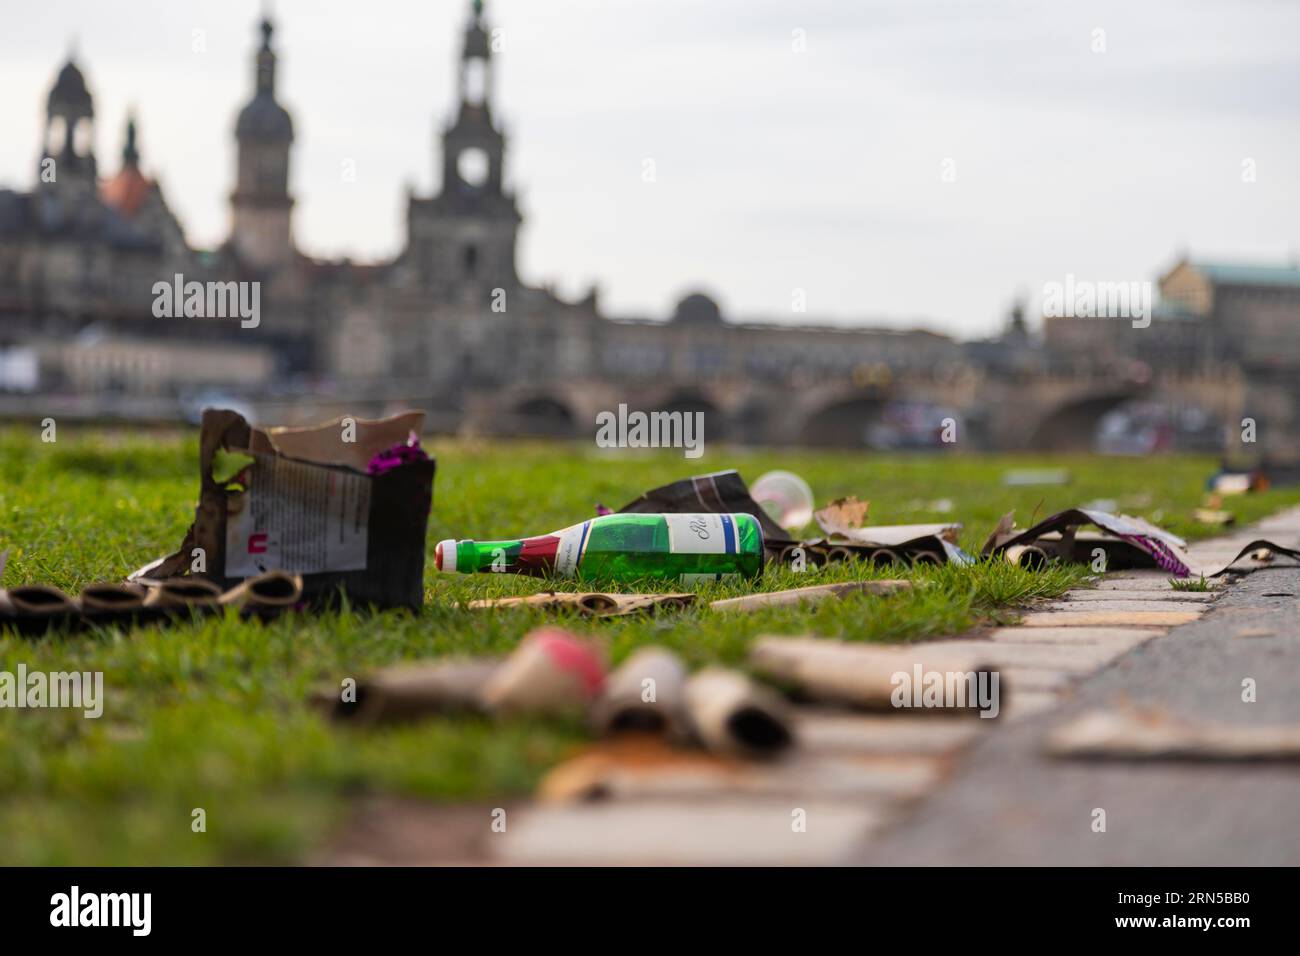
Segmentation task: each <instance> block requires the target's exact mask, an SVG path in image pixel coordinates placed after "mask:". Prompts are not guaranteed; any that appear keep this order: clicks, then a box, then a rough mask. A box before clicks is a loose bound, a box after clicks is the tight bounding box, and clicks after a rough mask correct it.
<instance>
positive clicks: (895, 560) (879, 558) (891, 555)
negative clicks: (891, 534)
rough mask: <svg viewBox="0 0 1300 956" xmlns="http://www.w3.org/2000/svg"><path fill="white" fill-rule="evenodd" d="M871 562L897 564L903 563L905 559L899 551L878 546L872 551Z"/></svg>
mask: <svg viewBox="0 0 1300 956" xmlns="http://www.w3.org/2000/svg"><path fill="white" fill-rule="evenodd" d="M871 563H872V564H895V565H896V564H902V563H903V561H902V559H901V558H900V557H899V556H898V552H896V551H891V550H890V549H889V548H878V549H877V550H875V551H872V552H871Z"/></svg>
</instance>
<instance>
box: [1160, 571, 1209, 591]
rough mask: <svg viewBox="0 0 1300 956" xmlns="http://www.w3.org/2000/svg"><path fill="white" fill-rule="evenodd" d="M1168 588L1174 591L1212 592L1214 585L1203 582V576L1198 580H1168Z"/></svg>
mask: <svg viewBox="0 0 1300 956" xmlns="http://www.w3.org/2000/svg"><path fill="white" fill-rule="evenodd" d="M1169 586H1170V587H1172V588H1173V589H1174V590H1175V591H1213V590H1214V583H1213V582H1212V581H1207V580H1205V575H1203V574H1202V575H1201V576H1200V577H1199V578H1170V579H1169Z"/></svg>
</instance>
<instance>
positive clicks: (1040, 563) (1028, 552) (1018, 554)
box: [1004, 544, 1048, 571]
mask: <svg viewBox="0 0 1300 956" xmlns="http://www.w3.org/2000/svg"><path fill="white" fill-rule="evenodd" d="M1004 553H1005V554H1006V556H1007V560H1008V561H1010V562H1011V563H1012V564H1014V565H1017V566H1019V567H1022V568H1025V569H1027V570H1029V571H1038V570H1041V569H1042V568H1044V567H1046V566H1047V561H1048V558H1047V552H1046V551H1044V550H1043V549H1042V548H1040V547H1038V545H1036V544H1016V545H1012V546H1011V547H1009V548H1007V550H1006V551H1005V552H1004Z"/></svg>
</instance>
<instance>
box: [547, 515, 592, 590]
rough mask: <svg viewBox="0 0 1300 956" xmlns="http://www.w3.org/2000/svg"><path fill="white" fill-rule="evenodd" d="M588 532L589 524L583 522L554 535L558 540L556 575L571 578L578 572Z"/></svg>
mask: <svg viewBox="0 0 1300 956" xmlns="http://www.w3.org/2000/svg"><path fill="white" fill-rule="evenodd" d="M590 531H591V522H590V521H584V522H583V523H582V524H575V525H574V526H573V527H571V528H565V529H564V530H563V531H559V532H557V533H556V536H557V537H558V538H559V539H560V544H559V546H558V547H556V549H555V573H556V574H558V575H560V576H561V577H566V578H571V577H573V576H574V575H575V574H576V573H577V572H578V562H579V561H581V560H582V552H583V549H584V548H586V546H587V537H588V535H589V533H590Z"/></svg>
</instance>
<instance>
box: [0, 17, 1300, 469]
mask: <svg viewBox="0 0 1300 956" xmlns="http://www.w3.org/2000/svg"><path fill="white" fill-rule="evenodd" d="M258 30H259V32H258V37H257V42H256V45H255V48H254V51H253V57H252V75H251V77H250V79H251V83H250V84H249V86H250V88H251V95H250V98H249V100H248V102H247V104H246V105H245V106H244V108H243V109H242V110H241V111H240V113H239V115H238V117H237V119H236V122H235V127H234V136H235V141H236V146H237V159H236V168H235V171H234V185H233V189H232V191H231V193H230V208H231V231H230V235H229V238H228V240H227V241H226V242H225V243H223V244H222V245H221V246H220V247H219V248H217V249H213V250H200V249H195V248H192V247H191V246H190V245H189V244H188V243H187V241H186V239H185V235H184V231H183V228H182V225H181V223H180V222H179V221H178V220H177V218H176V216H175V215H174V214H173V213H172V211H171V210H170V208H169V207H168V205H167V202H166V199H165V196H164V192H163V188H162V185H161V184H160V182H159V181H158V180H157V179H156V178H151V177H150V176H148V175H146V173H145V172H144V169H145V168H146V167H145V166H144V165H143V163H142V157H141V156H140V153H139V149H138V145H137V137H136V120H135V119H134V118H132V119H131V120H130V121H129V122H128V124H127V128H126V130H125V132H124V139H123V147H122V151H121V156H120V160H119V161H118V162H117V164H116V167H117V168H116V171H115V172H113V174H112V175H111V176H108V177H106V178H105V177H101V176H100V170H99V164H98V161H97V157H96V156H95V155H94V153H93V151H92V150H91V148H90V143H91V142H92V136H91V131H92V129H93V126H92V124H93V123H94V119H95V114H94V102H93V97H92V95H91V92H90V90H89V88H88V86H87V83H86V80H85V77H84V75H83V74H82V72H81V70H80V68H79V67H78V66H77V65H76V64H75V63H73V62H71V61H69V62H68V63H67V64H65V65H64V67H63V68H62V69H61V71H60V72H59V74H58V76H57V78H56V80H55V83H54V86H53V88H52V89H51V92H50V95H49V97H48V100H47V103H46V115H47V122H46V136H45V142H44V143H43V144H42V149H41V151H40V153H39V159H38V164H37V177H36V180H37V182H36V186H35V188H34V189H33V190H32V191H31V192H28V193H20V192H14V191H9V190H0V358H3V357H4V353H5V352H6V350H8V353H9V364H10V365H13V364H14V355H15V354H16V350H18V349H22V350H25V352H26V353H27V354H28V355H30V356H31V361H32V362H34V363H35V366H36V368H37V370H38V374H37V376H36V380H37V381H38V383H39V384H38V385H36V386H32V385H31V378H32V376H30V375H24V376H23V381H24V382H25V383H26V384H25V385H24V389H30V388H32V387H36V388H39V389H40V390H43V391H47V392H48V391H62V392H82V393H86V392H89V393H93V394H94V395H95V396H96V397H97V400H99V401H100V404H101V406H102V404H103V398H104V396H111V395H122V396H125V397H131V398H133V399H142V400H153V401H154V402H155V403H156V405H157V407H158V409H159V413H160V416H164V417H165V414H166V410H167V409H169V408H171V407H172V406H171V405H170V404H169V403H170V402H173V401H176V400H179V401H181V402H182V403H183V402H184V401H185V400H186V397H187V396H190V397H192V396H194V395H195V394H207V393H210V392H212V391H213V390H223V389H224V390H226V391H228V392H232V393H237V394H238V395H241V396H244V397H248V398H251V399H252V400H254V401H255V402H256V403H257V404H258V406H259V407H261V408H265V409H266V412H265V418H266V419H267V420H285V419H289V418H299V417H301V418H315V417H318V416H320V415H322V414H325V413H326V412H327V411H329V410H331V409H332V407H333V406H332V405H331V402H333V403H335V404H336V405H337V407H338V408H339V409H340V410H343V411H350V412H354V413H355V412H357V411H365V410H373V411H375V412H376V413H378V412H380V411H383V410H385V409H386V408H389V407H392V406H395V405H422V406H424V407H426V408H427V409H428V410H429V411H430V412H431V413H433V419H432V421H433V424H434V426H435V427H439V428H447V429H456V428H468V429H471V430H476V431H485V432H524V433H553V434H574V433H583V432H584V431H585V430H587V428H588V425H589V424H590V423H591V422H592V421H593V419H594V415H595V414H596V412H598V411H602V410H608V409H611V408H614V407H616V406H617V404H619V403H620V402H627V403H629V404H630V405H632V407H640V408H643V409H647V410H648V409H661V410H674V409H677V410H683V411H689V410H703V411H707V412H710V413H711V422H712V428H711V432H712V434H713V435H714V436H715V437H732V438H735V439H738V440H744V441H776V442H815V443H829V444H845V445H861V444H864V443H872V444H882V443H883V444H885V445H888V446H891V447H909V446H914V445H915V446H928V445H933V444H935V443H936V442H937V440H938V438H937V436H938V435H939V433H940V432H941V431H942V429H943V424H942V423H943V422H946V421H948V420H950V419H951V420H956V421H960V422H961V424H962V430H963V434H966V435H969V436H970V437H971V439H972V440H973V441H974V442H975V443H977V444H981V445H989V446H1024V445H1026V444H1032V443H1034V442H1038V443H1043V442H1046V441H1048V440H1049V439H1051V440H1059V439H1061V437H1062V436H1065V437H1066V438H1071V439H1072V438H1074V437H1076V436H1077V435H1079V434H1081V433H1089V432H1090V430H1095V428H1096V426H1097V422H1098V421H1099V420H1100V417H1101V416H1103V415H1105V414H1107V413H1108V412H1109V411H1110V410H1112V409H1113V408H1114V407H1116V406H1117V405H1120V404H1123V402H1125V401H1133V400H1139V399H1142V398H1144V397H1150V396H1151V394H1152V392H1153V389H1154V390H1155V391H1156V392H1159V391H1160V390H1161V389H1162V388H1163V379H1162V378H1161V373H1160V370H1162V369H1165V370H1170V371H1171V372H1173V373H1177V374H1179V375H1184V373H1192V374H1193V375H1194V376H1200V377H1199V378H1187V376H1186V375H1184V383H1183V385H1182V386H1178V387H1175V388H1174V390H1173V392H1172V393H1170V394H1174V395H1181V396H1183V397H1182V398H1178V399H1176V400H1178V401H1186V400H1195V394H1196V389H1198V388H1201V389H1205V388H1208V387H1210V386H1209V383H1210V382H1211V380H1213V381H1216V382H1219V383H1220V385H1217V386H1215V388H1217V389H1218V390H1217V391H1216V392H1215V393H1214V397H1213V399H1212V404H1214V406H1215V407H1214V415H1215V417H1216V420H1226V418H1227V417H1229V416H1231V415H1233V414H1236V413H1237V411H1238V410H1239V409H1240V408H1241V407H1244V405H1243V403H1245V402H1246V401H1247V396H1246V395H1245V392H1244V391H1243V389H1242V388H1241V387H1240V382H1241V381H1242V380H1243V379H1244V378H1248V377H1249V375H1250V374H1255V371H1256V370H1264V371H1267V370H1270V369H1272V370H1273V371H1272V372H1270V373H1269V374H1273V373H1276V372H1277V370H1278V369H1280V368H1282V367H1283V366H1285V367H1287V368H1290V367H1292V366H1294V365H1296V364H1300V349H1297V348H1296V346H1297V345H1300V341H1297V337H1298V336H1300V301H1298V300H1297V295H1298V294H1300V282H1297V281H1296V270H1294V269H1291V270H1285V269H1282V270H1268V269H1260V268H1237V269H1235V270H1234V269H1233V268H1232V267H1224V266H1207V265H1205V264H1196V263H1190V262H1184V263H1181V264H1180V265H1179V266H1178V267H1176V268H1175V269H1174V270H1173V271H1171V272H1170V274H1169V275H1167V276H1166V277H1165V278H1164V279H1163V280H1162V281H1161V291H1162V299H1161V303H1160V306H1159V308H1158V310H1157V312H1156V315H1155V317H1154V321H1153V324H1152V328H1151V329H1147V330H1136V329H1134V330H1131V332H1130V331H1127V330H1125V329H1124V328H1122V327H1121V326H1122V325H1123V324H1122V323H1112V325H1111V326H1109V327H1107V329H1106V330H1105V332H1104V334H1099V332H1098V328H1097V326H1096V324H1095V323H1091V322H1089V321H1087V320H1080V319H1070V320H1055V321H1048V322H1046V323H1045V330H1046V331H1045V335H1044V336H1043V337H1042V338H1038V337H1036V336H1034V335H1032V334H1031V333H1030V332H1029V330H1028V328H1027V324H1026V321H1025V316H1024V314H1023V311H1020V312H1017V313H1016V314H1014V315H1013V316H1012V318H1011V321H1010V322H1009V324H1008V327H1007V329H1006V331H1005V333H1004V334H1002V335H1000V336H999V337H997V338H996V339H994V340H990V341H986V342H965V343H963V342H957V341H954V340H953V339H951V338H949V337H947V336H944V335H940V334H937V333H933V332H929V331H925V330H923V329H915V330H904V331H899V330H887V329H861V328H854V329H846V328H833V327H825V326H823V327H818V326H817V324H816V323H815V322H809V321H807V320H806V317H804V316H800V317H799V319H800V321H799V324H797V325H795V324H788V325H777V324H771V323H767V322H757V321H755V322H745V321H743V320H737V319H735V318H733V317H725V316H723V315H722V313H721V310H720V308H719V307H718V305H717V303H716V302H714V301H713V300H712V299H711V298H709V297H708V296H707V295H705V294H703V293H694V294H691V295H689V296H687V297H686V298H684V299H683V300H682V301H681V302H680V303H678V304H677V306H676V307H675V308H674V309H673V310H672V311H671V314H670V315H668V316H667V317H666V318H665V319H663V320H651V319H649V318H646V319H641V320H638V319H628V318H621V319H615V318H611V317H609V316H607V315H605V314H604V312H603V311H602V309H601V306H600V301H599V296H598V293H597V290H596V289H595V288H593V289H592V290H591V291H590V292H589V293H588V294H587V295H585V296H583V297H582V298H580V299H577V300H568V299H564V298H561V297H560V296H558V295H557V294H555V292H554V291H553V290H551V289H549V288H545V287H537V286H534V285H530V284H528V283H527V282H525V281H524V280H523V279H522V278H521V277H520V276H519V274H518V270H517V268H516V245H517V241H518V234H519V228H520V225H521V223H522V216H521V214H520V212H519V209H518V206H517V203H516V200H515V196H514V194H513V192H512V190H511V188H510V186H509V179H508V177H507V175H506V151H507V146H508V142H507V137H506V136H505V134H504V133H503V131H502V129H501V126H500V124H499V121H498V119H497V117H496V116H495V114H494V106H493V95H492V92H493V83H492V80H493V59H494V54H495V52H496V51H495V50H494V48H493V47H494V44H493V34H492V28H491V26H490V24H489V22H488V20H487V18H486V16H485V14H484V11H483V8H482V3H481V2H479V0H475V2H474V3H473V4H472V5H471V12H470V16H469V18H468V22H467V24H466V26H465V30H464V33H463V36H462V42H461V45H460V48H459V50H457V51H456V58H457V66H458V82H457V87H456V97H455V102H454V103H453V104H452V108H451V111H450V116H449V119H448V121H447V122H446V124H445V125H444V126H443V127H442V128H441V130H440V156H439V157H437V161H436V163H435V165H436V167H437V168H439V169H440V172H441V175H440V184H439V187H438V189H437V190H436V191H435V192H432V193H430V194H427V195H424V194H418V193H416V192H414V191H409V192H408V196H407V201H406V236H405V242H404V244H403V248H402V250H401V252H400V253H399V254H398V255H397V256H396V257H395V258H394V259H392V260H391V261H386V262H379V263H374V264H365V265H363V264H358V263H354V262H352V261H350V260H347V259H343V260H336V261H326V260H321V259H317V258H313V257H311V256H309V255H307V254H305V253H303V252H302V251H301V250H300V249H299V247H298V244H297V241H296V237H295V233H294V228H293V208H294V197H293V196H292V195H291V194H290V182H291V177H290V171H291V164H292V160H293V148H294V140H295V124H294V119H293V117H292V116H291V114H290V112H289V111H288V110H287V109H286V108H285V107H284V105H283V104H282V103H281V102H280V99H279V96H278V91H277V82H278V79H279V77H278V75H277V67H278V58H277V50H276V44H275V35H274V28H273V25H272V24H271V23H270V22H269V21H263V22H262V23H261V24H260V25H259V28H258ZM175 277H183V279H184V282H185V283H191V282H197V283H200V284H201V285H202V286H203V287H205V288H206V287H209V286H211V285H213V284H217V285H219V286H226V285H228V284H230V283H235V284H238V285H240V286H244V285H247V284H256V287H257V289H258V292H259V303H260V317H259V320H258V322H257V324H256V327H254V328H244V327H241V323H240V321H239V320H238V319H234V318H231V317H229V316H213V315H193V316H189V315H177V314H175V312H173V314H170V315H162V316H160V315H159V314H158V308H157V304H158V297H157V293H156V292H155V287H156V285H157V283H159V282H163V283H171V282H172V281H173V279H174V278H175ZM177 281H178V282H179V281H180V280H177ZM178 308H179V307H178ZM1280 356H1285V358H1279V357H1280ZM1270 362H1271V363H1272V364H1271V365H1270ZM1279 363H1280V364H1279ZM5 367H7V366H6V365H5V363H4V362H0V369H3V368H5ZM15 367H16V366H15ZM1260 374H1263V372H1260ZM1222 383H1227V384H1222ZM4 389H5V382H4V381H3V380H0V392H3V391H4ZM1180 389H1181V391H1180ZM1278 395H1282V392H1278V393H1277V395H1274V397H1273V399H1271V401H1272V402H1273V406H1275V407H1274V411H1275V412H1276V414H1278V415H1279V416H1289V419H1288V420H1289V421H1292V422H1295V421H1297V420H1300V416H1297V414H1296V407H1295V403H1294V402H1291V404H1290V405H1288V404H1287V403H1288V399H1286V398H1285V397H1278ZM1187 396H1191V398H1187ZM277 403H278V404H277ZM1284 406H1285V407H1284ZM132 407H133V408H140V407H146V408H147V407H149V405H148V403H147V401H146V402H145V404H144V405H143V406H142V405H141V404H140V402H139V401H137V402H136V404H135V405H133V406H132ZM1031 413H1032V414H1031ZM1053 415H1056V418H1053V417H1052V416H1053ZM1035 416H1036V417H1035Z"/></svg>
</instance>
